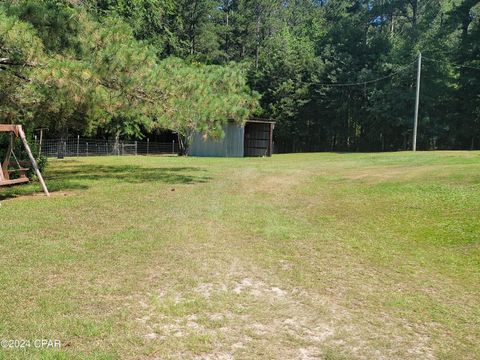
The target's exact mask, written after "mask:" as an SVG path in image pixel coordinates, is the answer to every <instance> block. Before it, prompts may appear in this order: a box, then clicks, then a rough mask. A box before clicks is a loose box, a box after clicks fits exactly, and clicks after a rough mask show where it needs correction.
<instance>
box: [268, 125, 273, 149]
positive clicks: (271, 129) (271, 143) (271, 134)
mask: <svg viewBox="0 0 480 360" xmlns="http://www.w3.org/2000/svg"><path fill="white" fill-rule="evenodd" d="M268 137H269V139H268V156H272V153H273V149H272V147H273V123H270V134H269V136H268Z"/></svg>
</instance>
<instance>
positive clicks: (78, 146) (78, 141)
mask: <svg viewBox="0 0 480 360" xmlns="http://www.w3.org/2000/svg"><path fill="white" fill-rule="evenodd" d="M79 156H80V135H77V157H79Z"/></svg>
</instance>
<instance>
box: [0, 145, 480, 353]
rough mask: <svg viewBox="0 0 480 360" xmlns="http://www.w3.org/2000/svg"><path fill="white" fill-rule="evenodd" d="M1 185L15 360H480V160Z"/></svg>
mask: <svg viewBox="0 0 480 360" xmlns="http://www.w3.org/2000/svg"><path fill="white" fill-rule="evenodd" d="M45 175H46V180H47V184H48V185H49V187H50V189H51V190H52V192H53V194H52V197H51V198H49V199H47V198H44V197H42V196H32V194H33V193H34V192H36V191H39V185H38V184H29V185H25V186H20V187H13V188H8V189H5V188H3V189H0V199H1V206H0V266H1V268H0V339H38V338H40V339H60V340H61V343H62V346H61V349H60V350H58V349H43V350H42V349H34V348H29V349H23V350H21V349H4V350H1V349H0V359H4V358H5V359H10V358H18V359H23V358H27V357H29V358H39V359H40V358H41V359H71V358H73V359H155V358H158V359H170V358H172V359H184V358H187V359H188V358H198V359H232V358H235V359H237V358H238V359H251V358H265V359H270V358H272V359H315V358H321V359H322V358H324V359H351V358H353V359H355V358H363V359H379V358H386V359H392V358H397V359H420V358H421V359H430V358H439V359H475V358H478V356H480V153H479V152H420V153H417V154H412V153H390V154H295V155H277V156H274V157H273V158H246V159H207V158H204V159H200V158H176V157H108V158H107V157H106V158H85V159H83V158H82V159H66V160H61V161H57V160H52V161H51V162H50V163H49V167H48V169H47V171H46V172H45Z"/></svg>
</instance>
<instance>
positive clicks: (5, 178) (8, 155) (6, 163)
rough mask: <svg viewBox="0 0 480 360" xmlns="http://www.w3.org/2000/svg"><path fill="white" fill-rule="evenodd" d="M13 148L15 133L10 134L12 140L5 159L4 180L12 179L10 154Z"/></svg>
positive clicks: (2, 170) (3, 165)
mask: <svg viewBox="0 0 480 360" xmlns="http://www.w3.org/2000/svg"><path fill="white" fill-rule="evenodd" d="M12 149H13V133H11V134H10V141H9V142H8V148H7V152H6V153H5V159H3V164H2V169H1V170H0V171H1V172H2V173H3V176H2V177H3V180H10V174H9V173H8V165H9V164H10V154H11V153H12Z"/></svg>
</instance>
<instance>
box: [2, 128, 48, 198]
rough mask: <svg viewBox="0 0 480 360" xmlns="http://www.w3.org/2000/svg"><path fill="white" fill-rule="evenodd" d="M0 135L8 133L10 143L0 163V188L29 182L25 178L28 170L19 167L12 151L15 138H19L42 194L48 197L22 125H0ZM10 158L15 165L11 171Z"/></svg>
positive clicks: (19, 164) (19, 163)
mask: <svg viewBox="0 0 480 360" xmlns="http://www.w3.org/2000/svg"><path fill="white" fill-rule="evenodd" d="M0 133H10V142H9V144H8V149H7V152H6V153H5V159H4V160H3V162H0V166H1V169H0V186H11V185H19V184H23V183H27V182H29V181H30V180H29V178H28V177H27V171H28V170H30V169H29V168H27V167H23V166H21V162H19V161H18V158H17V156H16V155H15V153H14V151H13V149H14V143H15V140H16V139H17V138H20V140H21V141H22V143H23V146H24V147H25V151H26V152H27V154H28V157H29V159H30V164H31V165H32V167H33V170H34V171H35V174H36V175H37V177H38V180H39V181H40V184H41V185H42V190H43V192H44V193H45V195H46V196H50V194H49V192H48V189H47V186H46V185H45V181H44V180H43V177H42V174H41V173H40V169H39V168H38V165H37V162H36V160H35V158H34V157H33V154H32V151H31V150H30V146H29V145H28V142H27V138H26V136H25V132H24V131H23V128H22V125H9V124H0ZM12 157H13V159H14V160H15V164H16V168H13V169H12V168H11V166H10V159H11V158H12ZM0 161H1V160H0ZM12 174H17V177H16V178H11V175H12Z"/></svg>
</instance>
